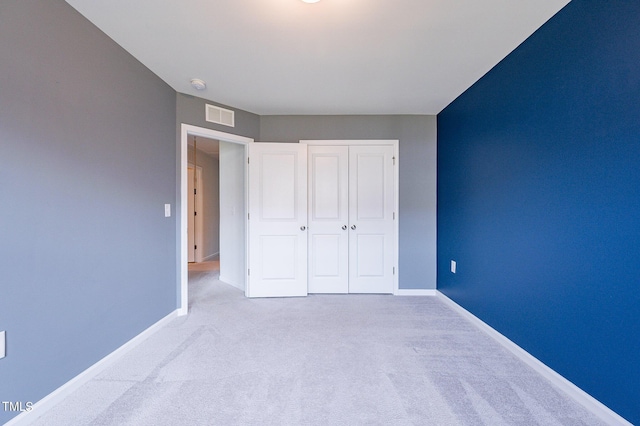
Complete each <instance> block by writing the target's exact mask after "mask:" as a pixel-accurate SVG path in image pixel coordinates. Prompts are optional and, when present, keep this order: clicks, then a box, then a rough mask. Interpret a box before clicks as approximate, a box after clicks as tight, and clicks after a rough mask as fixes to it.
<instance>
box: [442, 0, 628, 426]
mask: <svg viewBox="0 0 640 426" xmlns="http://www.w3.org/2000/svg"><path fill="white" fill-rule="evenodd" d="M451 260H456V261H457V266H458V271H457V273H456V274H452V273H451V272H450V268H449V266H450V261H451ZM438 288H439V289H440V291H442V292H443V293H444V294H446V295H447V296H449V297H451V298H452V299H453V300H455V301H456V302H457V303H459V304H460V305H462V306H463V307H465V308H466V309H468V310H469V311H471V312H472V313H473V314H475V315H476V316H478V317H479V318H480V319H482V320H483V321H485V322H486V323H488V324H489V325H491V326H492V327H494V328H495V329H497V330H498V331H499V332H501V333H502V334H504V335H505V336H507V337H508V338H509V339H511V340H512V341H514V342H515V343H517V344H518V345H520V346H521V347H523V348H524V349H526V350H527V351H528V352H530V353H531V354H532V355H534V356H535V357H537V358H538V359H540V360H541V361H542V362H544V363H545V364H547V365H548V366H549V367H551V368H553V369H554V370H555V371H557V372H558V373H560V374H561V375H563V376H564V377H566V378H567V379H569V380H571V381H572V382H573V383H575V384H576V385H578V386H579V387H581V388H582V389H583V390H585V391H586V392H588V393H589V394H591V395H592V396H593V397H595V398H596V399H598V400H599V401H601V402H603V403H604V404H605V405H607V406H608V407H610V408H611V409H613V410H614V411H616V412H617V413H619V414H620V415H622V416H623V417H625V418H626V419H628V420H629V421H631V422H633V423H636V424H640V2H638V1H601V0H573V1H572V2H571V3H569V4H568V5H567V6H566V7H565V8H564V9H562V10H561V11H560V12H559V13H558V14H557V15H555V16H554V17H553V18H552V19H551V20H550V21H548V22H547V23H546V24H545V25H544V26H542V27H541V28H540V29H539V30H538V31H537V32H536V33H534V34H533V35H532V36H531V37H530V38H529V39H528V40H526V41H525V42H524V43H523V44H522V45H521V46H520V47H518V48H517V49H516V50H515V51H514V52H512V53H511V54H510V55H509V56H508V57H507V58H505V59H504V60H503V61H502V62H501V63H500V64H498V65H497V66H496V67H495V68H494V69H492V70H491V71H490V72H489V73H488V74H487V75H485V76H484V77H483V78H482V79H481V80H479V81H478V82H477V83H476V84H475V85H473V86H472V87H471V88H470V89H469V90H467V91H466V92H465V93H463V94H462V95H461V96H460V97H459V98H458V99H456V100H455V101H454V102H453V103H451V104H450V105H449V106H448V107H447V108H446V109H445V110H443V111H442V112H441V113H440V114H439V115H438Z"/></svg>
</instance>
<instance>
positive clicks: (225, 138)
mask: <svg viewBox="0 0 640 426" xmlns="http://www.w3.org/2000/svg"><path fill="white" fill-rule="evenodd" d="M189 135H193V136H200V137H203V138H209V139H217V140H219V141H222V142H231V143H237V144H240V145H245V149H244V155H245V161H246V159H247V157H248V149H247V146H246V145H248V144H250V143H253V141H254V140H253V139H252V138H247V137H244V136H238V135H234V134H231V133H225V132H220V131H217V130H212V129H207V128H205V127H198V126H193V125H191V124H184V123H182V124H181V125H180V154H179V161H180V178H179V183H180V189H179V193H178V196H179V202H180V230H179V238H178V249H179V252H180V264H179V266H178V268H179V272H180V278H179V285H180V308H179V309H178V315H187V313H188V312H189V267H188V259H189V257H188V253H187V244H188V238H187V192H189V191H188V188H187V168H188V158H187V145H188V137H189ZM245 164H246V163H245ZM247 173H248V170H247ZM245 175H246V173H245ZM247 182H248V179H247V176H245V188H244V194H245V207H246V206H248V199H247V198H248V191H247ZM245 229H246V221H245ZM246 231H247V232H246V233H245V235H247V237H248V235H249V232H248V230H246ZM245 246H246V247H245V248H246V250H248V249H249V244H248V241H247V242H245ZM247 258H248V254H247V253H245V268H244V270H245V271H246V270H247V268H246V262H247ZM246 279H247V278H245V281H246Z"/></svg>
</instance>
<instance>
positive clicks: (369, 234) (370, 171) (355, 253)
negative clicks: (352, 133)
mask: <svg viewBox="0 0 640 426" xmlns="http://www.w3.org/2000/svg"><path fill="white" fill-rule="evenodd" d="M393 152H394V149H393V147H392V146H387V145H382V146H351V147H349V263H350V265H349V292H350V293H393V287H394V285H393V274H394V270H393V268H394V265H393V259H394V255H393V253H394V252H393V249H394V217H393V215H394V203H395V194H394V187H395V186H394V185H395V184H394V169H393V167H394V165H393Z"/></svg>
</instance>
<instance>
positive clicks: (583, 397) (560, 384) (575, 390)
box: [437, 291, 633, 426]
mask: <svg viewBox="0 0 640 426" xmlns="http://www.w3.org/2000/svg"><path fill="white" fill-rule="evenodd" d="M437 294H438V297H439V298H440V299H441V300H442V301H443V302H444V303H445V304H446V305H447V306H449V307H450V308H451V309H453V310H454V311H456V312H457V313H458V314H460V315H462V316H463V317H464V318H465V319H466V320H467V321H469V322H470V323H471V324H473V325H474V326H476V327H477V328H478V329H480V330H481V331H483V332H485V333H486V334H487V335H488V336H489V337H491V338H493V339H494V340H495V341H496V342H498V343H499V344H500V345H502V347H504V348H505V349H507V350H508V351H509V352H511V353H512V354H514V355H515V356H516V357H517V358H518V359H519V360H520V361H522V362H524V363H525V364H527V365H528V366H529V367H531V368H532V369H533V370H535V371H536V372H537V373H538V374H540V375H541V376H543V377H544V378H545V379H547V380H548V381H549V382H551V384H553V385H554V386H555V387H557V388H558V389H560V390H562V391H563V392H564V393H566V394H567V395H568V396H569V397H571V398H573V400H575V401H576V402H577V403H579V404H580V405H582V406H583V407H584V408H586V409H587V410H589V411H590V412H592V413H593V414H594V415H595V416H597V417H598V418H600V419H601V420H602V421H603V422H605V423H606V424H608V425H624V426H633V425H632V424H631V423H629V422H628V421H627V420H625V419H624V418H622V417H621V416H620V415H619V414H617V413H616V412H614V411H613V410H611V409H610V408H609V407H607V406H606V405H604V404H603V403H601V402H600V401H598V400H597V399H595V398H594V397H592V396H591V395H589V394H588V393H586V392H585V391H583V390H582V389H580V388H579V387H578V386H576V385H574V384H573V383H571V382H570V381H569V380H567V379H566V378H564V377H563V376H561V375H560V374H558V373H557V372H555V371H554V370H553V369H551V368H550V367H548V366H547V365H545V364H544V363H543V362H542V361H540V360H539V359H538V358H536V357H534V356H533V355H531V354H530V353H529V352H527V351H525V350H524V349H522V348H521V347H520V346H518V345H517V344H515V343H514V342H512V341H511V340H509V339H508V338H507V337H505V336H504V335H502V334H501V333H500V332H498V331H497V330H495V329H494V328H493V327H491V326H490V325H488V324H487V323H485V322H484V321H482V320H481V319H479V318H478V317H476V316H475V315H473V314H472V313H471V312H469V311H467V310H466V309H464V308H463V307H462V306H460V305H458V304H457V303H456V302H454V301H453V300H451V299H449V298H448V297H447V296H446V295H444V294H443V293H441V292H440V291H438V292H437Z"/></svg>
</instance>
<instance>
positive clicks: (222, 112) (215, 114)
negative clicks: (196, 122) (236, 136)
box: [205, 104, 236, 127]
mask: <svg viewBox="0 0 640 426" xmlns="http://www.w3.org/2000/svg"><path fill="white" fill-rule="evenodd" d="M205 108H206V109H205V117H206V120H207V121H208V122H210V123H216V124H222V125H224V126H229V127H235V125H236V113H235V112H234V111H231V110H230V109H224V108H220V107H217V106H214V105H209V104H207V106H206V107H205Z"/></svg>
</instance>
